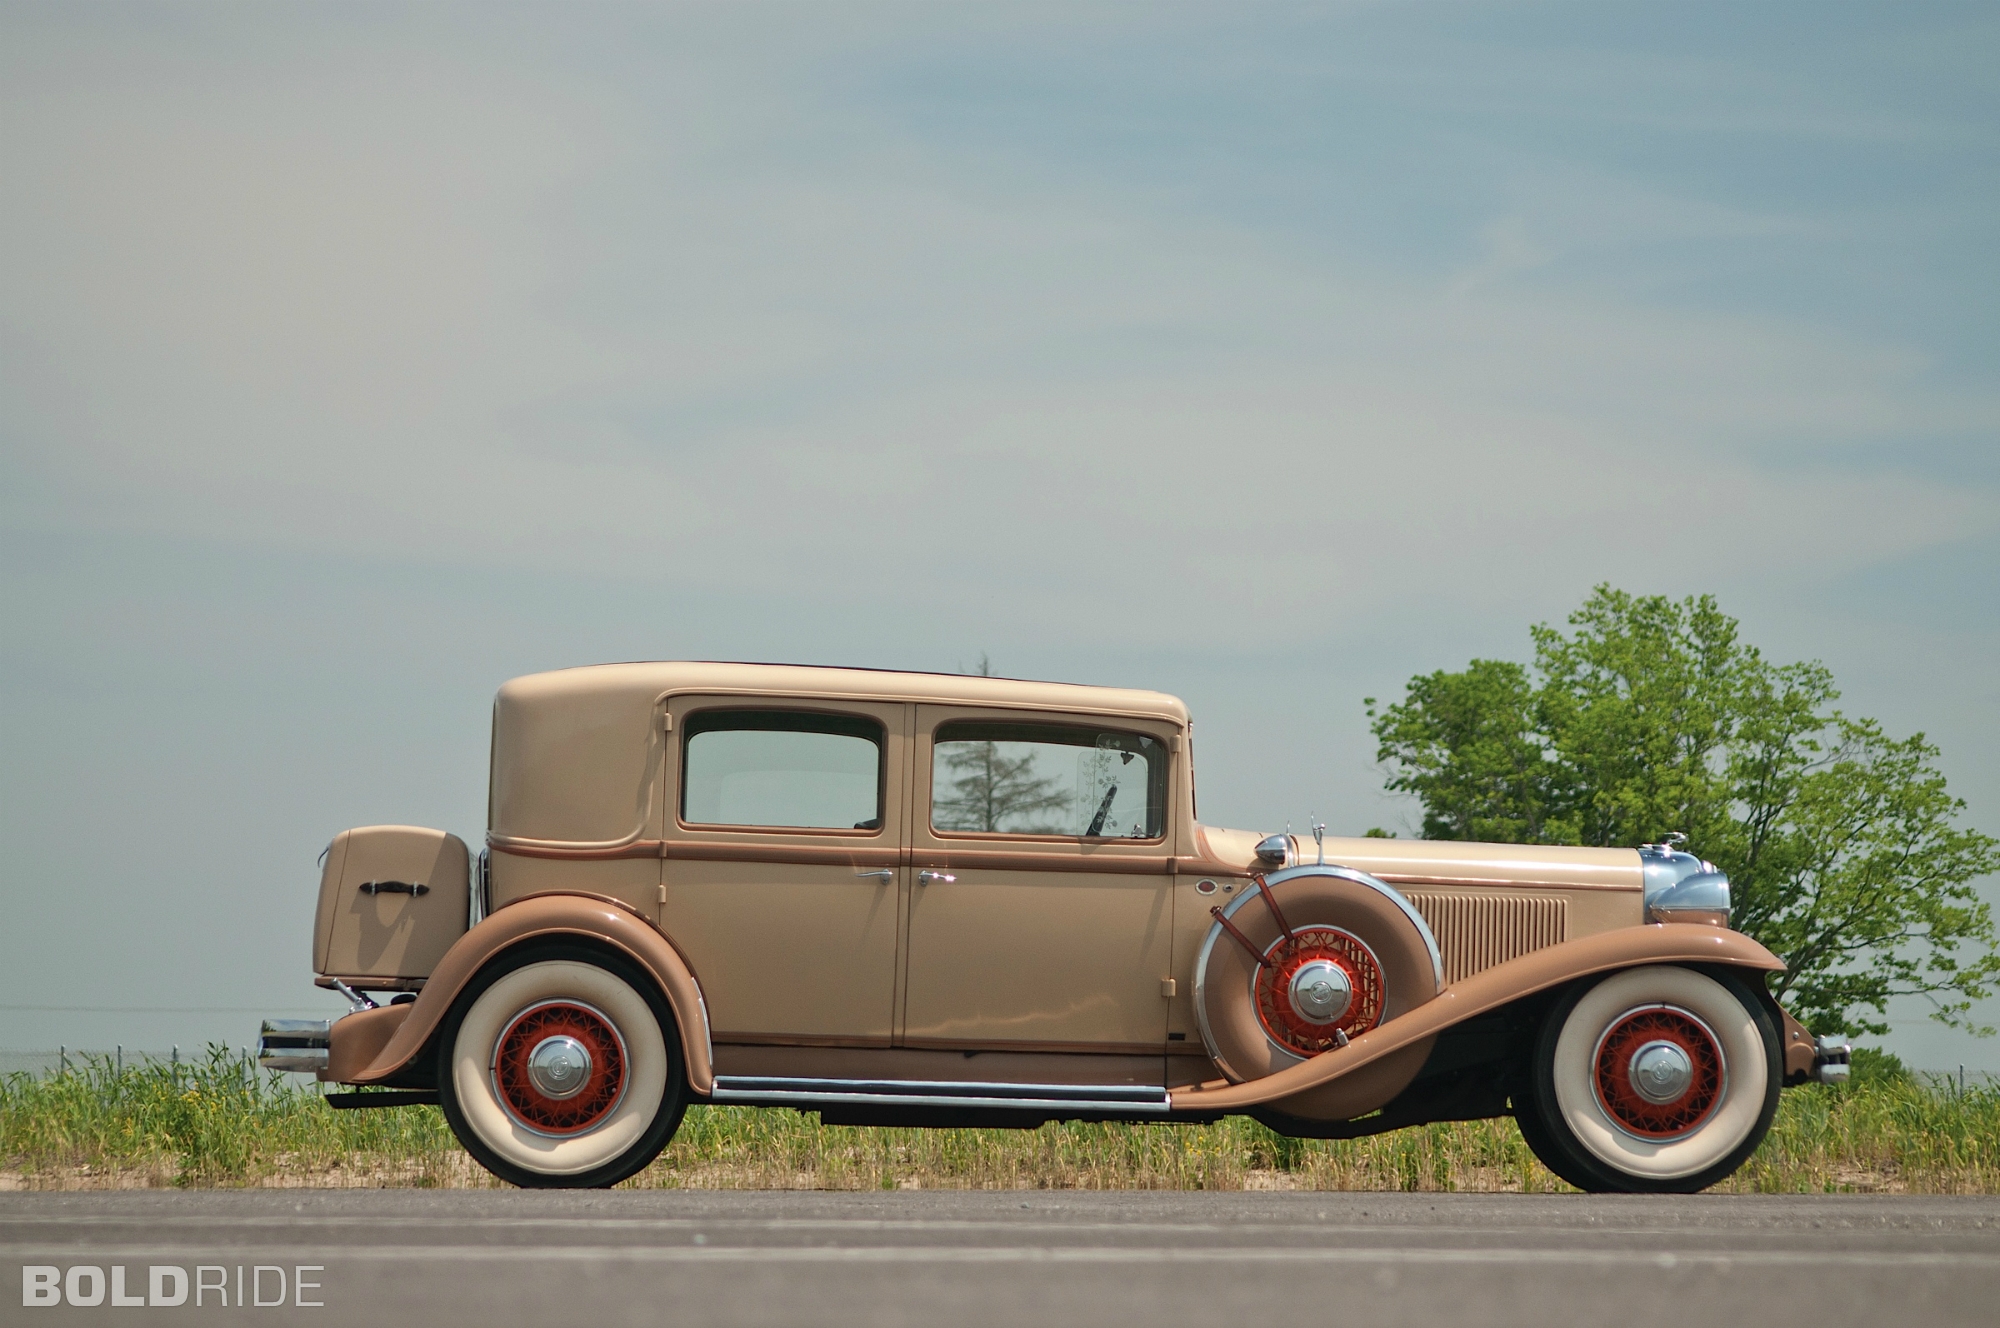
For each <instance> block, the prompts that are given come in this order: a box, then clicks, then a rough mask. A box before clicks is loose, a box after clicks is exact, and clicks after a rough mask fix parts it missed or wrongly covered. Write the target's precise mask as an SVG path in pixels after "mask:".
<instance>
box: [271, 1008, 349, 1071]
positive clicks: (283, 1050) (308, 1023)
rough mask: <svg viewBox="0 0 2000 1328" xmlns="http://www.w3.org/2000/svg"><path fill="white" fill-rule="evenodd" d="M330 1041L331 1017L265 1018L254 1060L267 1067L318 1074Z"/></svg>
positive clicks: (322, 1067)
mask: <svg viewBox="0 0 2000 1328" xmlns="http://www.w3.org/2000/svg"><path fill="white" fill-rule="evenodd" d="M332 1044H333V1021H332V1020H331V1019H266V1020H265V1021H264V1027H263V1030H262V1032H260V1033H259V1034H258V1037H257V1064H259V1065H261V1066H263V1067H264V1068H265V1069H267V1070H291V1071H293V1072H295V1073H298V1074H318V1073H320V1072H321V1071H323V1070H324V1069H326V1058H327V1050H328V1048H329V1047H331V1046H332Z"/></svg>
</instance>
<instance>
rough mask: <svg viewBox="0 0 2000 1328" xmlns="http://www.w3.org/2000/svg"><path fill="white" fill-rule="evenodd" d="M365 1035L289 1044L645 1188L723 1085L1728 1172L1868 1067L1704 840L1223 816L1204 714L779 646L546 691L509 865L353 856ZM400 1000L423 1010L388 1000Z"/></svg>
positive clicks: (347, 844)
mask: <svg viewBox="0 0 2000 1328" xmlns="http://www.w3.org/2000/svg"><path fill="white" fill-rule="evenodd" d="M325 863H326V865H325V872H324V875H323V877H322V879H321V882H320V893H319V911H318V918H317V925H316V927H315V930H314V938H313V967H314V969H315V970H316V971H317V972H318V973H319V974H320V975H321V976H320V978H319V982H320V985H322V986H326V987H331V988H335V989H337V990H339V991H340V992H341V993H342V994H344V995H345V996H346V997H347V998H348V999H349V1001H350V1002H351V1003H352V1004H353V1006H354V1011H353V1013H350V1014H348V1015H347V1016H345V1017H343V1018H341V1019H339V1020H338V1021H334V1022H331V1023H326V1022H308V1021H280V1020H272V1021H268V1022H267V1023H266V1024H265V1028H264V1037H263V1041H262V1045H261V1048H260V1051H261V1054H262V1057H263V1061H264V1064H266V1065H267V1066H270V1067H273V1068H278V1069H290V1070H310V1071H312V1072H315V1073H316V1074H317V1075H318V1076H319V1078H320V1079H322V1080H324V1081H327V1082H330V1083H336V1084H344V1085H352V1086H357V1087H360V1086H365V1087H366V1088H368V1089H371V1090H382V1089H387V1090H390V1091H368V1092H342V1093H330V1094H329V1095H328V1100H329V1102H331V1103H332V1104H333V1105H335V1106H346V1107H360V1106H386V1105H394V1104H398V1103H408V1102H438V1103H441V1104H442V1106H443V1108H444V1113H445V1116H446V1118H447V1119H448V1120H449V1121H450V1123H451V1127H452V1129H453V1130H454V1131H456V1133H457V1135H458V1138H459V1139H460V1140H461V1141H462V1142H463V1143H464V1145H465V1148H466V1149H467V1151H468V1152H470V1153H471V1154H472V1155H473V1156H474V1157H475V1158H477V1159H478V1160H479V1162H480V1163H481V1164H483V1165H484V1166H486V1167H487V1168H488V1169H490V1170H491V1171H492V1172H493V1173H494V1174H495V1175H498V1176H500V1177H502V1178H504V1179H506V1180H508V1181H511V1182H513V1183H515V1184H518V1185H534V1186H595V1185H609V1184H612V1183H614V1182H616V1181H618V1180H621V1179H623V1178H624V1177H626V1176H630V1175H631V1174H632V1173H634V1172H636V1171H638V1170H639V1169H640V1168H642V1167H644V1166H645V1165H646V1164H647V1163H648V1162H650V1161H651V1160H652V1159H653V1158H654V1156H655V1155H657V1154H658V1153H659V1151H660V1149H661V1148H662V1147H663V1146H665V1144H666V1142H667V1141H668V1139H670V1138H671V1137H672V1136H673V1133H674V1130H675V1128H676V1127H677V1126H678V1125H679V1123H680V1120H681V1117H682V1114H683V1112H684V1111H685V1110H686V1108H687V1107H688V1105H689V1104H690V1103H740V1104H746V1105H753V1106H765V1107H778V1108H788V1109H793V1108H795V1109H799V1110H805V1111H816V1112H818V1113H819V1116H820V1119H821V1120H822V1121H824V1122H827V1123H829V1124H897V1125H922V1126H972V1125H977V1126H1022V1127H1033V1126H1036V1125H1039V1124H1041V1123H1042V1122H1044V1121H1051V1120H1123V1121H1150V1122H1160V1123H1164V1124H1171V1123H1175V1122H1189V1121H1208V1120H1214V1119H1216V1118H1218V1117H1220V1116H1224V1115H1229V1114H1248V1115H1251V1116H1254V1117H1255V1118H1256V1119H1258V1120H1260V1121H1262V1122H1264V1123H1265V1124H1266V1125H1268V1126H1270V1127H1271V1128H1272V1129H1274V1130H1277V1131H1280V1132H1283V1133H1285V1134H1290V1135H1298V1136H1310V1137H1318V1138H1341V1137H1350V1136H1355V1135H1363V1134H1373V1133H1376V1132H1379V1131H1383V1130H1392V1129H1396V1128H1398V1127H1401V1126H1406V1125H1415V1124H1420V1123H1422V1122H1426V1121H1438V1120H1465V1119H1474V1118H1479V1117H1488V1116H1501V1115H1512V1116H1514V1117H1515V1119H1516V1120H1517V1121H1519V1123H1520V1128H1521V1131H1522V1134H1523V1135H1524V1136H1525V1137H1526V1139H1527V1141H1528V1143H1529V1144H1530V1146H1531V1147H1533V1149H1534V1150H1535V1152H1536V1154H1537V1155H1538V1156H1539V1157H1541V1159H1542V1160H1543V1161H1544V1162H1546V1163H1547V1164H1548V1166H1549V1167H1550V1169H1551V1170H1553V1171H1554V1172H1556V1173H1557V1174H1558V1175H1560V1176H1562V1177H1563V1178H1565V1179H1566V1180H1568V1181H1570V1182H1572V1183H1573V1184H1575V1185H1577V1186H1579V1187H1582V1188H1584V1189H1589V1190H1675V1191H1685V1190H1698V1189H1701V1188H1703V1187H1705V1186H1707V1185H1711V1184H1713V1183H1714V1182H1716V1181H1717V1180H1720V1179H1721V1178H1722V1177H1724V1176H1727V1175H1729V1174H1730V1173H1731V1172H1732V1171H1734V1170H1735V1169H1736V1168H1737V1167H1738V1166H1739V1165H1740V1164H1741V1163H1742V1162H1743V1160H1744V1159H1745V1158H1746V1157H1748V1156H1749V1154H1750V1152H1751V1150H1752V1149H1754V1148H1755V1147H1756V1146H1757V1143H1758V1141H1759V1140H1760V1139H1761V1138H1762V1137H1763V1135H1764V1132H1765V1130H1766V1129H1767V1128H1768V1127H1769V1125H1770V1122H1771V1117H1772V1113H1773V1112H1774V1111H1775V1110H1776V1107H1777V1101H1778V1092H1779V1088H1780V1086H1781V1085H1783V1084H1793V1083H1803V1082H1806V1081H1807V1080H1810V1079H1821V1080H1834V1079H1838V1078H1840V1077H1842V1076H1844V1075H1845V1073H1846V1064H1845V1062H1846V1049H1845V1047H1844V1046H1840V1045H1837V1044H1833V1043H1831V1042H1829V1043H1827V1044H1824V1045H1822V1044H1819V1043H1816V1042H1815V1041H1814V1040H1813V1039H1812V1038H1811V1037H1810V1036H1809V1035H1808V1034H1807V1032H1806V1030H1805V1029H1804V1028H1803V1027H1802V1026H1801V1025H1799V1024H1798V1023H1797V1022H1796V1021H1795V1020H1793V1019H1792V1018H1791V1017H1790V1016H1789V1015H1787V1014H1786V1013H1785V1012H1784V1011H1783V1010H1782V1009H1780V1008H1779V1006H1778V1005H1777V1004H1776V1003H1775V1002H1774V1001H1773V1000H1772V998H1771V997H1770V995H1769V994H1768V992H1767V989H1766V983H1765V975H1766V974H1767V973H1770V972H1773V971H1775V970H1778V969H1780V968H1781V967H1782V965H1781V964H1780V963H1779V961H1778V959H1777V958H1776V957H1774V956H1773V955H1772V954H1771V953H1770V952H1769V951H1768V950H1766V949H1764V947H1762V946H1761V945H1759V944H1757V943H1756V942H1755V941H1753V940H1751V939H1750V938H1748V937H1746V936H1743V935H1741V934H1739V933H1737V932H1733V931H1730V930H1729V929H1728V920H1729V885H1728V881H1727V879H1726V878H1725V877H1723V876H1722V875H1721V874H1720V873H1718V872H1716V871H1715V870H1714V869H1713V868H1712V867H1711V866H1710V865H1709V864H1707V863H1704V862H1701V861H1700V860H1698V859H1697V858H1695V857H1693V856H1691V855H1690V854H1687V853H1685V852H1682V851H1680V850H1679V849H1678V848H1677V847H1675V846H1672V845H1647V846H1638V847H1633V848H1621V849H1600V848H1549V847H1518V846H1510V845H1500V844H1472V843H1445V842H1427V841H1406V840H1396V839H1378V838H1365V839H1349V838H1324V839H1315V838H1314V837H1313V836H1309V835H1308V836H1293V835H1289V834H1287V835H1262V834H1258V833H1254V832H1248V831H1240V830H1223V829H1218V828H1216V827H1214V826H1204V825H1202V824H1201V823H1200V822H1199V821H1197V820H1196V818H1195V783H1194V749H1193V738H1192V730H1191V728H1190V725H1189V722H1188V713H1187V710H1186V708H1185V707H1184V706H1183V705H1182V704H1181V703H1180V702H1179V701H1178V700H1176V699H1174V698H1173V697H1171V696H1164V695H1160V694H1158V693H1155V692H1144V691H1122V690H1117V689H1112V688H1102V687H1080V686H1069V685H1064V684H1058V683H1039V682H1018V681H1012V680H1007V679H1000V678H986V677H964V676H957V675H938V674H923V673H893V672H881V671H869V670H860V669H836V668H805V667H792V666H780V665H758V664H702V663H661V664H613V665H604V666H601V667H595V668H581V669H570V670H564V671H561V672H556V673H546V674H537V675H534V676H532V677H526V678H520V679H516V680H515V681H513V682H510V683H508V684H507V685H506V686H505V687H503V688H502V689H501V690H500V694H499V696H498V698H497V699H496V701H495V704H494V711H493V749H492V774H491V789H490V798H489V806H488V829H487V833H486V847H485V850H484V851H483V852H481V853H480V854H479V855H478V856H477V858H476V859H475V858H473V857H472V855H471V854H470V853H469V852H468V850H467V847H466V845H465V843H464V842H463V841H462V840H460V839H458V838H456V837H455V836H452V835H449V834H446V833H444V832H442V831H437V830H424V829H416V828H412V827H406V826H371V827H367V828H363V829H356V830H349V831H346V832H344V833H343V834H341V835H340V836H339V837H338V838H336V839H335V840H334V841H333V843H332V845H331V846H330V848H329V849H328V852H327V854H326V860H325ZM376 997H386V998H387V1002H386V1003H382V1004H378V1003H377V1001H376V999H375V998H376Z"/></svg>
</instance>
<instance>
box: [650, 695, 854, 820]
mask: <svg viewBox="0 0 2000 1328" xmlns="http://www.w3.org/2000/svg"><path fill="white" fill-rule="evenodd" d="M753 699H754V698H750V697H745V698H743V700H745V701H751V700H753ZM718 712H719V713H725V714H727V713H737V714H761V715H785V714H793V715H825V716H828V717H829V718H833V719H845V720H855V721H859V722H860V723H863V724H871V725H874V726H875V728H876V729H877V730H878V731H879V736H878V737H875V738H872V739H871V738H862V739H860V740H861V741H863V742H872V743H873V744H874V746H875V820H876V826H875V828H874V829H873V830H861V829H856V828H854V827H852V826H818V825H745V824H740V823H737V822H732V821H690V820H688V819H687V794H688V773H687V758H688V747H689V745H690V744H691V743H692V742H693V741H694V740H695V739H696V738H698V737H700V736H701V734H702V733H704V732H707V733H718V732H720V733H730V732H736V733H746V732H748V733H754V732H771V733H812V732H816V731H818V732H824V731H825V730H813V729H765V730H757V729H698V728H697V729H696V731H694V732H690V731H689V730H690V727H691V726H690V724H689V721H690V720H692V719H694V718H695V717H697V716H699V715H711V714H716V713H718ZM674 727H675V729H676V730H677V732H676V733H675V735H674V736H675V737H676V739H677V741H676V742H675V743H674V744H673V750H674V751H676V752H677V753H678V759H677V760H676V761H675V764H674V772H673V774H674V798H673V815H674V828H676V829H678V830H682V831H692V832H695V833H701V832H712V833H718V834H741V835H821V836H827V835H833V836H839V837H840V838H843V839H854V840H871V839H879V838H881V837H882V836H883V835H885V834H887V833H888V831H889V821H890V815H889V812H890V809H889V747H890V738H891V736H892V733H891V729H890V726H889V724H888V723H887V722H886V721H884V720H883V719H881V718H880V717H879V716H876V715H870V714H865V713H858V712H856V711H853V710H842V709H837V708H835V707H832V706H813V705H755V704H749V705H743V704H736V705H731V704H726V703H725V704H717V705H703V706H700V707H698V708H695V709H691V710H686V711H683V712H682V713H681V715H680V718H679V719H678V720H677V721H676V722H675V725H674ZM834 736H841V735H834Z"/></svg>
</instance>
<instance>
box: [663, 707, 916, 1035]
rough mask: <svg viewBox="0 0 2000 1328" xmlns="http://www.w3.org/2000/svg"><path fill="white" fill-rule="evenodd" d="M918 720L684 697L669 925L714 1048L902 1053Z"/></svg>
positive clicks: (669, 844)
mask: <svg viewBox="0 0 2000 1328" xmlns="http://www.w3.org/2000/svg"><path fill="white" fill-rule="evenodd" d="M909 711H910V707H909V706H907V705H904V704H901V703H896V702H889V703H872V702H865V701H854V702H849V701H827V702H818V701H798V702H790V701H785V700H776V699H764V698H756V699H746V698H740V697H703V696H682V697H675V698H674V699H673V700H672V702H671V704H670V706H669V713H670V714H671V716H672V725H673V735H674V739H675V740H674V741H673V742H672V744H671V745H670V750H671V751H672V752H673V753H674V761H675V769H676V778H675V780H674V791H673V802H672V803H671V805H670V808H669V815H668V817H667V825H666V845H665V857H666V863H665V867H666V874H665V879H664V885H663V886H662V889H661V895H662V903H661V919H660V921H661V926H662V927H663V928H664V929H665V931H666V933H667V934H668V935H669V936H672V937H673V938H674V941H675V943H676V944H677V945H678V946H679V947H680V948H681V949H682V951H683V952H684V953H685V954H686V955H687V958H688V960H689V963H690V964H691V965H692V967H693V968H694V971H695V974H696V976H697V978H698V979H699V981H700V982H701V985H702V995H703V999H704V1000H705V1001H706V1002H707V1004H708V1016H709V1022H710V1026H711V1027H712V1028H713V1029H714V1039H715V1041H716V1042H717V1043H718V1044H721V1043H739V1044H753V1045H754V1044H763V1045H778V1046H787V1045H789V1046H857V1047H866V1046H879V1047H886V1046H889V1045H890V1044H891V1042H892V1039H893V1036H894V1031H895V1027H894V1026H895V1007H896V1000H895V997H896V956H897V921H898V917H899V914H900V911H901V891H902V882H903V876H904V872H903V869H902V867H901V863H902V860H903V851H904V845H905V844H906V842H907V841H906V838H905V835H904V807H905V802H906V797H907V795H906V782H905V781H906V773H907V770H908V751H909V749H908V742H909Z"/></svg>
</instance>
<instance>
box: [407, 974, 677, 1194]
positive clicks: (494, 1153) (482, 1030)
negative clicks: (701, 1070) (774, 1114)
mask: <svg viewBox="0 0 2000 1328" xmlns="http://www.w3.org/2000/svg"><path fill="white" fill-rule="evenodd" d="M443 1034H444V1035H443V1038H442V1039H441V1045H440V1047H439V1065H438V1088H439V1099H440V1101H441V1103H442V1104H443V1106H444V1109H445V1116H446V1119H447V1120H449V1121H450V1123H451V1126H452V1129H453V1131H454V1132H455V1133H456V1134H457V1135H458V1138H459V1141H460V1142H461V1143H462V1144H464V1145H465V1148H466V1151H467V1152H469V1153H471V1154H472V1155H473V1157H474V1158H475V1159H477V1160H478V1161H479V1162H480V1164H481V1165H483V1166H485V1167H486V1168H487V1169H488V1170H489V1171H492V1172H493V1173H494V1174H495V1175H497V1176H499V1177H500V1178H501V1179H503V1180H507V1181H511V1182H512V1183H514V1184H516V1185H523V1186H545V1187H546V1186H563V1187H571V1186H573V1187H591V1186H603V1185H611V1184H615V1183H616V1182H618V1181H620V1180H623V1179H624V1178H625V1177H627V1176H629V1175H631V1174H632V1173H634V1172H636V1171H639V1170H641V1169H642V1168H644V1167H645V1166H646V1165H647V1164H648V1163H649V1162H651V1161H652V1160H653V1158H654V1157H656V1156H657V1155H658V1154H659V1151H660V1149H661V1148H663V1147H665V1145H666V1142H667V1140H668V1139H669V1138H670V1137H672V1134H673V1131H674V1129H675V1128H676V1127H677V1126H678V1125H679V1123H680V1117H681V1114H682V1112H683V1111H684V1109H685V1105H686V1098H687V1094H686V1089H685V1087H684V1082H685V1081H684V1079H683V1077H682V1071H681V1065H680V1056H679V1047H678V1032H677V1029H676V1027H675V1024H674V1020H673V1015H672V1012H671V1010H670V1009H669V1008H668V1007H667V1005H666V1002H665V1000H664V998H663V997H662V996H661V995H660V992H659V990H658V988H657V986H655V985H654V984H653V983H652V981H651V980H650V979H649V978H647V977H646V976H645V975H644V974H643V973H641V972H640V971H639V970H638V969H637V967H636V966H635V965H633V964H632V963H631V962H630V961H628V960H625V959H623V958H622V957H621V956H617V955H614V954H610V953H605V952H599V951H595V950H593V949H589V948H585V947H580V946H565V947H546V948H539V949H536V950H533V951H530V952H527V953H522V954H516V955H513V956H506V957H503V958H502V959H500V960H498V961H496V962H495V963H494V964H493V965H492V966H490V967H489V968H488V969H486V970H485V971H483V972H482V973H481V974H480V975H479V977H478V978H477V979H475V980H474V981H473V983H471V984H470V985H469V986H468V988H467V990H466V991H465V992H464V993H462V994H461V995H460V997H459V1000H458V1002H457V1004H456V1005H455V1006H454V1009H453V1012H452V1015H451V1017H450V1018H449V1019H447V1020H446V1023H445V1027H444V1030H443Z"/></svg>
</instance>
